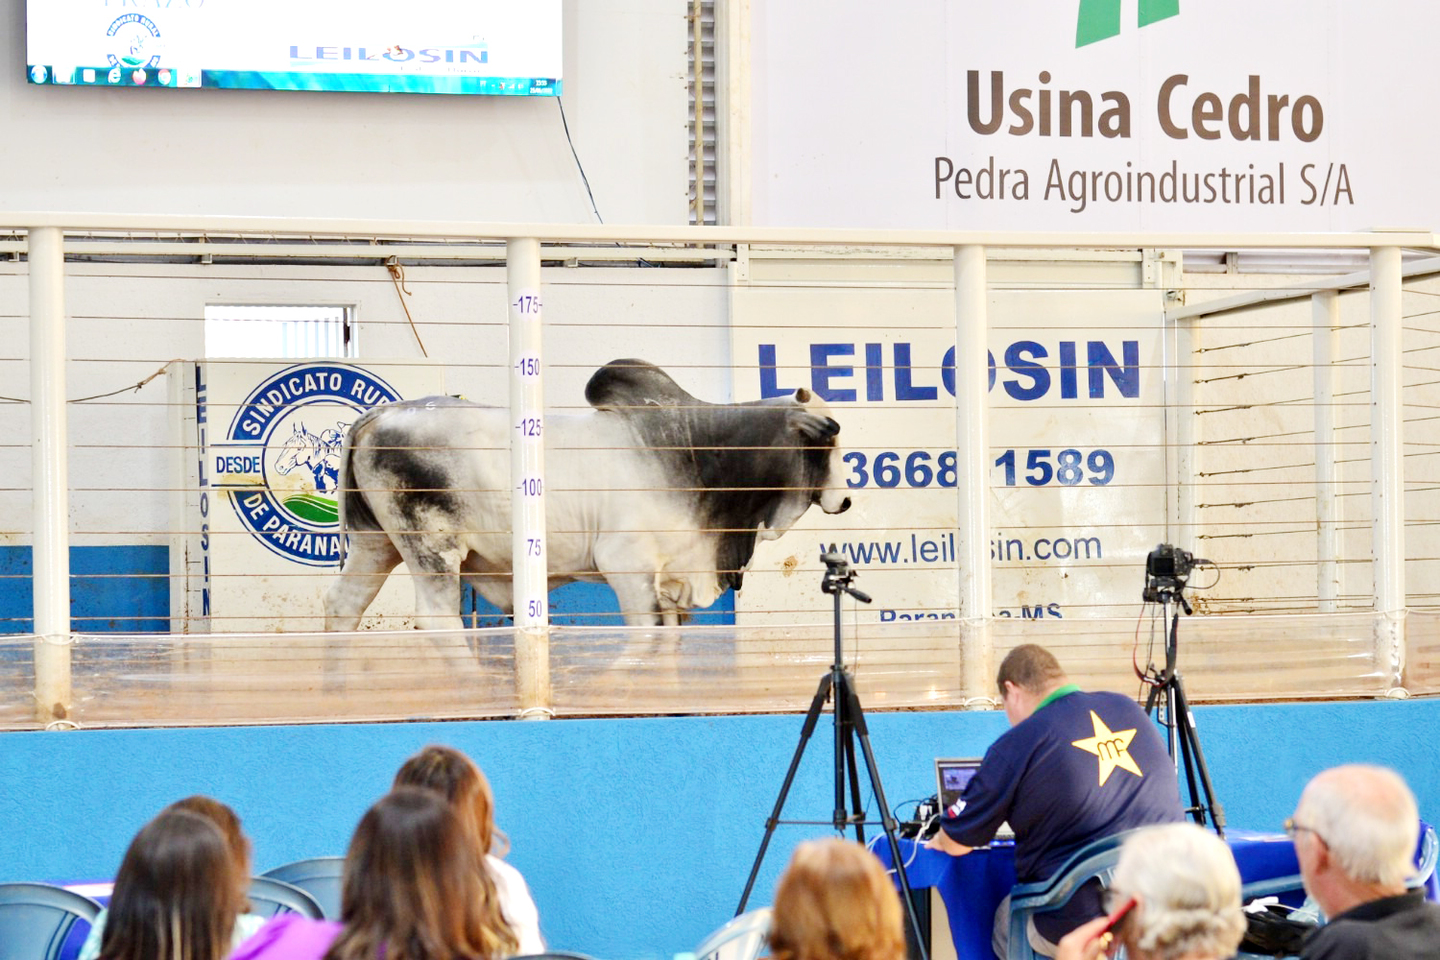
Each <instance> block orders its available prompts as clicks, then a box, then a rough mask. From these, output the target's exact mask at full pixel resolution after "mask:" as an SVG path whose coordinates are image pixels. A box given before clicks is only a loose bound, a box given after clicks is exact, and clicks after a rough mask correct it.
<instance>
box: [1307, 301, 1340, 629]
mask: <svg viewBox="0 0 1440 960" xmlns="http://www.w3.org/2000/svg"><path fill="white" fill-rule="evenodd" d="M1310 321H1311V334H1310V337H1311V342H1312V352H1311V356H1312V359H1313V362H1314V364H1315V376H1314V380H1315V527H1316V543H1315V560H1316V564H1315V596H1316V599H1317V600H1318V607H1319V610H1320V612H1321V613H1334V612H1335V611H1336V610H1338V609H1340V520H1341V510H1340V505H1341V500H1340V486H1339V485H1340V474H1339V467H1338V458H1337V457H1336V449H1335V436H1336V434H1335V346H1336V343H1337V342H1338V341H1339V338H1340V293H1339V291H1337V290H1326V291H1324V292H1322V293H1317V294H1315V295H1313V296H1312V297H1311V298H1310Z"/></svg>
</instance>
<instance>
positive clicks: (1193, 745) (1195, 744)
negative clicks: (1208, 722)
mask: <svg viewBox="0 0 1440 960" xmlns="http://www.w3.org/2000/svg"><path fill="white" fill-rule="evenodd" d="M1175 700H1176V703H1178V704H1179V708H1180V709H1179V714H1178V716H1179V718H1180V720H1181V721H1182V723H1183V729H1182V730H1181V736H1182V737H1184V738H1185V739H1186V740H1188V741H1189V742H1190V752H1191V753H1192V754H1194V758H1195V770H1196V772H1197V773H1198V775H1199V777H1200V787H1201V789H1203V790H1204V791H1205V804H1206V806H1208V807H1209V808H1210V819H1211V820H1212V821H1213V822H1214V824H1215V832H1216V833H1217V834H1218V835H1220V836H1221V837H1224V836H1225V808H1224V807H1222V806H1220V804H1219V802H1217V801H1216V799H1215V787H1214V785H1212V784H1211V783H1210V768H1209V767H1208V766H1206V765H1205V754H1204V753H1203V752H1202V751H1201V750H1200V733H1199V731H1197V730H1196V729H1195V717H1194V716H1193V715H1192V714H1191V713H1190V701H1189V699H1188V698H1187V697H1186V696H1185V687H1184V686H1183V685H1182V684H1181V682H1180V676H1179V674H1176V676H1175ZM1192 792H1193V787H1192Z"/></svg>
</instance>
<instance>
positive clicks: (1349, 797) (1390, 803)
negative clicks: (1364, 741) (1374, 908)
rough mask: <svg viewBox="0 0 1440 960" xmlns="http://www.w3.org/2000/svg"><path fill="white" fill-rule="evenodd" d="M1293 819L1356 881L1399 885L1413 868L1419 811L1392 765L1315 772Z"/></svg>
mask: <svg viewBox="0 0 1440 960" xmlns="http://www.w3.org/2000/svg"><path fill="white" fill-rule="evenodd" d="M1295 822H1296V824H1297V825H1299V826H1301V827H1303V828H1305V829H1308V830H1311V831H1313V832H1314V833H1315V835H1316V836H1317V837H1318V838H1319V839H1320V840H1321V841H1322V842H1323V843H1324V844H1325V846H1326V847H1327V848H1328V849H1329V851H1330V855H1331V857H1333V858H1334V860H1335V862H1336V864H1337V865H1338V866H1339V867H1340V869H1341V870H1342V871H1343V872H1344V873H1345V875H1346V876H1347V877H1349V878H1350V879H1351V880H1354V881H1356V882H1358V883H1373V884H1379V885H1381V886H1386V887H1397V886H1398V887H1403V886H1404V884H1405V880H1406V879H1407V878H1408V877H1409V875H1410V874H1411V872H1413V870H1414V856H1415V844H1416V842H1417V841H1418V839H1419V835H1420V814H1419V810H1418V808H1417V807H1416V804H1415V795H1414V794H1413V793H1411V792H1410V788H1409V787H1408V786H1406V784H1405V781H1404V780H1403V779H1401V777H1400V775H1399V774H1397V773H1396V772H1395V771H1393V770H1389V769H1387V768H1385V767H1378V766H1371V765H1368V764H1358V763H1357V764H1347V765H1346V766H1342V767H1333V768H1331V769H1329V770H1325V771H1323V772H1322V773H1319V774H1317V775H1316V776H1315V778H1314V779H1312V780H1311V781H1310V782H1309V784H1307V785H1306V787H1305V792H1304V793H1302V794H1301V795H1300V805H1299V806H1298V807H1296V808H1295Z"/></svg>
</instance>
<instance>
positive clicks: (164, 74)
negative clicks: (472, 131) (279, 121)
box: [25, 0, 562, 97]
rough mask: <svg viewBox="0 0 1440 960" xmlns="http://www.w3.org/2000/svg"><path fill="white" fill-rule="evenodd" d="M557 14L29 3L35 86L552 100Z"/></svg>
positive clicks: (483, 6)
mask: <svg viewBox="0 0 1440 960" xmlns="http://www.w3.org/2000/svg"><path fill="white" fill-rule="evenodd" d="M560 2H561V0H464V2H460V3H457V2H456V0H405V2H403V3H397V2H393V0H384V2H381V0H343V2H341V0H103V2H102V0H27V3H26V31H25V33H26V64H27V75H28V79H29V81H30V82H31V83H38V84H62V85H75V86H100V87H220V88H229V89H242V90H345V91H358V92H367V93H451V94H490V95H498V96H521V97H536V96H540V97H553V96H559V95H560V81H561V77H560V74H561V61H562V44H561V10H560Z"/></svg>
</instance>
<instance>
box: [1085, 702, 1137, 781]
mask: <svg viewBox="0 0 1440 960" xmlns="http://www.w3.org/2000/svg"><path fill="white" fill-rule="evenodd" d="M1090 722H1091V723H1092V724H1094V725H1095V736H1093V737H1086V738H1085V739H1083V740H1072V741H1071V746H1075V747H1079V748H1080V749H1081V750H1084V751H1085V752H1086V753H1093V754H1095V756H1097V757H1099V758H1100V786H1102V787H1103V786H1105V781H1106V780H1109V779H1110V774H1112V773H1114V772H1115V768H1116V767H1119V768H1120V769H1121V770H1129V771H1130V772H1131V773H1133V774H1135V776H1137V777H1143V776H1145V774H1144V773H1142V772H1141V771H1140V767H1139V765H1138V764H1136V763H1135V758H1134V757H1132V756H1130V741H1131V740H1134V739H1135V728H1134V727H1131V728H1130V729H1129V730H1111V729H1110V728H1109V727H1107V726H1105V721H1104V720H1101V719H1100V715H1099V714H1098V713H1096V712H1095V711H1094V710H1091V711H1090Z"/></svg>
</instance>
